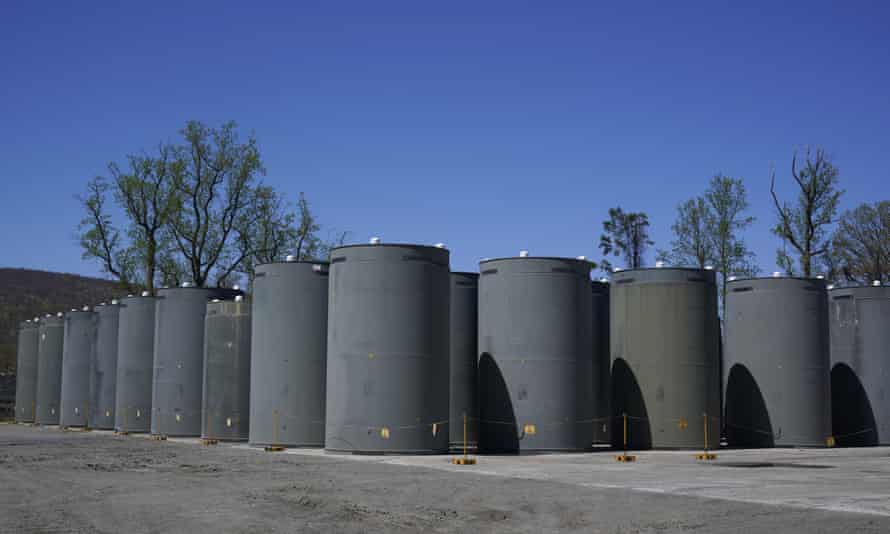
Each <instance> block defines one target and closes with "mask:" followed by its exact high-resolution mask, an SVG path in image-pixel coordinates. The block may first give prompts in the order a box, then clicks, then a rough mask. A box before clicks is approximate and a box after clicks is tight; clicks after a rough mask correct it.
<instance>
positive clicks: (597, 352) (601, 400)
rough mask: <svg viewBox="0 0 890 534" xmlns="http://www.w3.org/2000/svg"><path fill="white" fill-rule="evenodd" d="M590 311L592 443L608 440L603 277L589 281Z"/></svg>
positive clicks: (606, 317)
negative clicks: (591, 308)
mask: <svg viewBox="0 0 890 534" xmlns="http://www.w3.org/2000/svg"><path fill="white" fill-rule="evenodd" d="M590 288H591V300H592V304H593V315H592V316H591V322H590V324H591V325H592V328H593V329H592V331H591V338H592V340H593V380H592V382H591V383H592V384H593V394H594V397H595V398H596V411H595V413H594V416H595V418H596V420H595V421H594V425H593V443H594V444H597V445H609V444H610V443H611V440H610V437H609V436H611V425H610V420H611V419H610V413H611V412H610V411H609V406H610V403H611V382H612V371H611V369H612V360H611V357H610V354H609V283H608V282H607V281H606V280H605V279H602V280H599V281H592V282H591V283H590Z"/></svg>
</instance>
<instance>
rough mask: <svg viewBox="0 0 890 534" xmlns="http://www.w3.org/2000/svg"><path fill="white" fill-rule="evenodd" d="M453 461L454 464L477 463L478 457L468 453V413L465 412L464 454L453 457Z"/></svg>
mask: <svg viewBox="0 0 890 534" xmlns="http://www.w3.org/2000/svg"><path fill="white" fill-rule="evenodd" d="M451 463H453V464H454V465H476V459H475V458H470V457H469V456H468V455H467V414H464V455H463V456H461V457H459V458H452V459H451Z"/></svg>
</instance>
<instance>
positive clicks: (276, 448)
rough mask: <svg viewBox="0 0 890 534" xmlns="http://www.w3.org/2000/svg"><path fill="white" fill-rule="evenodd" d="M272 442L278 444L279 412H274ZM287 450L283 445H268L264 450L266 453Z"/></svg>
mask: <svg viewBox="0 0 890 534" xmlns="http://www.w3.org/2000/svg"><path fill="white" fill-rule="evenodd" d="M272 440H273V441H274V442H275V443H278V410H273V411H272ZM284 449H285V447H282V446H281V445H266V446H265V447H263V450H264V451H266V452H281V451H283V450H284Z"/></svg>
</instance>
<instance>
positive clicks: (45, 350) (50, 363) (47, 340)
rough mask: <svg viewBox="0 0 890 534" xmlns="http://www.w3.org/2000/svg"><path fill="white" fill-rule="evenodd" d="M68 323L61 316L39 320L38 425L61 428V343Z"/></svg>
mask: <svg viewBox="0 0 890 534" xmlns="http://www.w3.org/2000/svg"><path fill="white" fill-rule="evenodd" d="M64 330H65V322H64V320H63V319H62V314H61V313H59V314H58V315H55V316H54V315H47V316H45V317H43V318H41V319H40V323H39V327H38V341H37V347H38V348H37V420H36V421H35V422H36V423H37V424H38V425H58V424H59V398H60V397H61V394H62V343H63V333H64Z"/></svg>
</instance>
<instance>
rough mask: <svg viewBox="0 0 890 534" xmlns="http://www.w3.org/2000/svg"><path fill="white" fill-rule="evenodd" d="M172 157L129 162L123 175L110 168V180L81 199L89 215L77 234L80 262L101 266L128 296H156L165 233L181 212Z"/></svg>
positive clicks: (164, 150) (95, 184) (94, 183)
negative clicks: (119, 217) (143, 292)
mask: <svg viewBox="0 0 890 534" xmlns="http://www.w3.org/2000/svg"><path fill="white" fill-rule="evenodd" d="M171 152H172V151H171V149H170V148H169V147H167V146H164V145H161V146H159V148H158V153H157V155H156V156H149V155H147V154H142V155H131V156H128V157H127V162H128V168H127V169H126V170H124V169H122V168H121V167H120V166H118V164H117V163H110V164H109V165H108V172H109V175H110V178H105V177H101V176H100V177H96V178H94V179H93V180H91V181H90V182H89V183H88V184H87V194H86V195H84V196H82V197H79V198H80V200H81V203H82V204H83V206H84V209H85V210H86V213H87V214H86V217H84V219H83V220H82V221H81V224H80V228H79V230H80V232H81V233H80V242H81V246H82V247H83V249H84V258H85V259H86V258H93V259H97V260H99V261H100V263H101V265H102V267H103V270H104V271H105V272H106V273H107V274H109V275H111V276H113V277H114V278H116V279H118V280H120V282H121V283H122V284H123V285H124V286H125V287H126V288H127V289H128V290H130V291H135V290H137V289H138V288H139V287H143V288H145V289H147V290H148V291H150V292H154V288H155V284H156V281H157V275H158V265H159V262H160V257H161V256H162V255H164V254H166V253H167V251H168V249H169V245H170V243H169V241H167V240H166V238H165V236H164V228H165V227H166V226H167V225H168V224H169V222H170V220H171V218H172V217H173V216H174V214H175V211H176V209H177V208H178V206H179V199H178V196H177V192H176V188H175V187H174V182H173V172H174V169H173V168H171V162H170V156H171ZM109 193H111V194H112V195H113V198H114V200H115V201H116V203H117V205H118V207H120V208H121V209H122V211H123V213H124V215H125V217H126V226H125V227H124V230H123V231H121V229H119V228H118V227H117V226H115V225H114V224H113V222H112V219H111V216H110V215H109V213H108V208H107V196H108V194H109Z"/></svg>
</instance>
